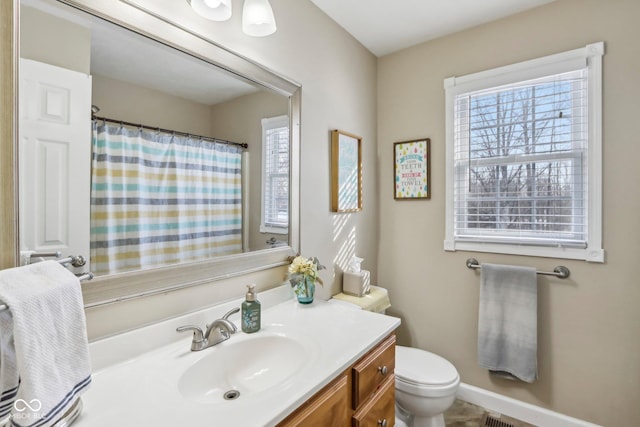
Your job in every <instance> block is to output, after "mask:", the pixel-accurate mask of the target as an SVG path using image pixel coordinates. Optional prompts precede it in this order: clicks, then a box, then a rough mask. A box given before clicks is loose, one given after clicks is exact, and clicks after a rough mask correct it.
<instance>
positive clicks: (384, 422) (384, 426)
mask: <svg viewBox="0 0 640 427" xmlns="http://www.w3.org/2000/svg"><path fill="white" fill-rule="evenodd" d="M378 425H379V426H380V427H387V420H386V419H384V420H378Z"/></svg>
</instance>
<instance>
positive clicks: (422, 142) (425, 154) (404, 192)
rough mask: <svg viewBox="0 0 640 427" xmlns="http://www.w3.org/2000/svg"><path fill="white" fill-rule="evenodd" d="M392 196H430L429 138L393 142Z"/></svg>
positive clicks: (410, 198)
mask: <svg viewBox="0 0 640 427" xmlns="http://www.w3.org/2000/svg"><path fill="white" fill-rule="evenodd" d="M393 164H394V170H395V173H394V182H393V198H394V199H396V200H415V199H429V198H431V178H430V175H431V140H430V139H429V138H423V139H415V140H411V141H402V142H396V143H394V144H393Z"/></svg>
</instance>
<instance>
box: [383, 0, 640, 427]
mask: <svg viewBox="0 0 640 427" xmlns="http://www.w3.org/2000/svg"><path fill="white" fill-rule="evenodd" d="M639 17H640V2H638V1H637V0H608V1H601V0H558V1H556V2H554V3H551V4H549V5H546V6H543V7H540V8H537V9H534V10H532V11H529V12H526V13H523V14H520V15H516V16H513V17H510V18H506V19H503V20H500V21H497V22H494V23H490V24H487V25H483V26H480V27H477V28H474V29H471V30H468V31H464V32H461V33H457V34H454V35H451V36H448V37H443V38H441V39H438V40H435V41H432V42H429V43H425V44H422V45H419V46H416V47H413V48H409V49H406V50H404V51H401V52H398V53H395V54H391V55H388V56H386V57H383V58H380V59H379V61H378V141H379V143H378V161H379V163H378V166H379V170H380V173H379V175H380V186H379V189H380V216H381V217H380V231H379V233H380V243H379V256H378V265H379V267H378V274H379V278H380V280H379V282H380V284H382V285H384V286H386V287H388V288H389V292H390V296H391V302H392V305H393V309H392V312H393V313H395V314H398V315H400V316H401V317H402V320H403V325H402V327H401V334H400V342H401V343H403V344H411V345H414V346H417V347H420V348H424V349H429V350H431V351H434V352H436V353H439V354H441V355H442V356H444V357H446V358H448V359H449V360H451V362H453V364H454V365H456V367H457V368H458V370H459V372H460V374H461V377H462V381H463V382H465V383H468V384H472V385H475V386H478V387H481V388H484V389H488V390H492V391H495V392H497V393H501V394H505V395H508V396H511V397H513V398H516V399H520V400H524V401H526V402H530V403H533V404H536V405H540V406H542V407H545V408H550V409H551V410H554V411H558V412H561V413H565V414H568V415H570V416H574V417H578V418H581V419H585V420H588V421H591V422H595V423H599V424H602V425H606V426H609V427H611V426H629V425H635V424H637V423H638V420H640V405H638V402H640V309H639V308H638V307H640V279H638V277H639V273H638V270H637V265H636V262H637V261H636V258H637V256H638V254H639V253H640V225H639V222H638V212H639V211H640V197H639V196H640V194H638V186H637V185H636V183H638V182H640V168H638V166H637V159H638V158H639V157H640V145H639V144H638V143H637V139H638V138H637V136H636V134H637V129H636V127H637V126H636V125H635V123H636V121H637V118H638V117H639V116H640V102H639V101H638V99H640V55H639V53H640V50H639V49H638V40H640V26H638V22H637V20H638V18H639ZM601 40H602V41H604V42H605V44H606V45H605V47H606V55H605V56H604V138H603V148H604V164H603V166H604V248H605V250H606V263H604V264H589V263H586V262H580V261H570V260H555V259H546V258H533V257H517V256H508V255H492V254H484V253H464V252H456V253H452V252H445V251H444V250H443V240H444V225H445V216H444V215H445V146H444V144H445V127H444V119H445V110H444V103H445V99H444V94H445V93H444V89H443V80H444V79H445V78H446V77H450V76H459V75H464V74H467V73H472V72H477V71H481V70H485V69H489V68H492V67H497V66H501V65H507V64H511V63H515V62H519V61H523V60H527V59H532V58H535V57H539V56H544V55H549V54H552V53H557V52H561V51H565V50H570V49H574V48H579V47H583V46H585V45H586V44H588V43H593V42H597V41H601ZM420 137H430V138H431V144H432V155H433V158H432V163H431V164H432V171H431V173H432V176H431V182H432V191H433V195H432V199H431V200H430V201H414V202H408V201H402V202H396V201H394V199H393V194H392V192H391V189H392V187H391V183H392V179H393V178H392V176H393V154H392V150H393V148H392V146H393V142H395V141H403V140H407V139H411V138H420ZM470 256H474V257H477V258H478V259H479V260H480V262H494V263H505V264H520V265H529V266H535V267H537V268H538V269H540V270H547V271H548V270H552V269H553V267H554V266H555V265H558V264H563V265H566V266H567V267H569V268H570V269H571V278H570V279H568V280H564V281H563V280H556V279H551V278H541V279H540V281H539V290H540V294H539V322H538V323H539V325H538V331H539V332H538V334H539V348H538V360H539V376H540V378H539V380H538V381H537V382H535V383H534V384H532V385H528V384H525V383H520V382H518V383H514V382H509V381H506V380H500V379H493V378H491V377H489V375H488V374H487V371H485V370H483V369H481V368H479V367H478V366H477V363H476V356H477V352H476V347H477V312H478V309H477V307H478V285H479V275H478V273H477V272H474V271H471V270H469V269H467V268H466V267H465V264H464V263H465V260H466V258H468V257H470Z"/></svg>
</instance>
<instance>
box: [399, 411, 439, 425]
mask: <svg viewBox="0 0 640 427" xmlns="http://www.w3.org/2000/svg"><path fill="white" fill-rule="evenodd" d="M407 427H445V423H444V416H443V415H442V414H439V415H436V416H434V417H424V418H419V417H413V426H407Z"/></svg>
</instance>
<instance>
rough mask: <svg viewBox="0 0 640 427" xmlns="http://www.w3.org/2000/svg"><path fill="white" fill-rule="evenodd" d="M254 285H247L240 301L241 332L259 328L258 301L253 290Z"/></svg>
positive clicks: (254, 330)
mask: <svg viewBox="0 0 640 427" xmlns="http://www.w3.org/2000/svg"><path fill="white" fill-rule="evenodd" d="M255 287H256V285H247V295H246V297H245V301H244V302H243V303H242V332H246V333H248V334H251V333H253V332H258V331H259V330H260V301H258V298H256V293H255V291H254V289H255Z"/></svg>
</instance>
